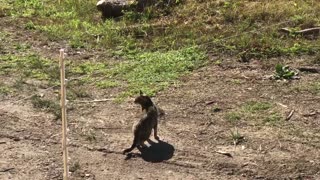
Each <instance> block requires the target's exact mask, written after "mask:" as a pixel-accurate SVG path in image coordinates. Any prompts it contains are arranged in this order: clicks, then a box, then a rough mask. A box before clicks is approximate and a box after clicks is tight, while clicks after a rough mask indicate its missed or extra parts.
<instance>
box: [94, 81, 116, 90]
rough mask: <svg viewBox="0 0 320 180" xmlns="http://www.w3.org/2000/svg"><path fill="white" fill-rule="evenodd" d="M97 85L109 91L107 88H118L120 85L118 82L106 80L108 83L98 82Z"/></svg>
mask: <svg viewBox="0 0 320 180" xmlns="http://www.w3.org/2000/svg"><path fill="white" fill-rule="evenodd" d="M96 85H97V86H98V87H99V88H101V89H107V88H112V87H117V86H118V85H119V83H118V82H116V81H109V80H106V81H100V82H97V83H96Z"/></svg>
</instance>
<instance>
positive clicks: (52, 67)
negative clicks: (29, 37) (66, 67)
mask: <svg viewBox="0 0 320 180" xmlns="http://www.w3.org/2000/svg"><path fill="white" fill-rule="evenodd" d="M16 48H18V49H21V48H27V47H24V45H19V46H17V47H16ZM0 60H1V61H2V63H1V64H0V71H2V73H4V74H7V75H9V74H12V75H14V76H18V77H29V78H35V79H38V80H49V81H53V82H55V81H57V80H59V70H58V69H59V68H58V64H53V62H52V61H51V60H49V59H46V58H42V57H40V56H39V55H36V54H28V55H17V56H16V55H10V54H9V55H4V56H1V57H0Z"/></svg>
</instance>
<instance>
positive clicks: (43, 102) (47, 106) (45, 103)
mask: <svg viewBox="0 0 320 180" xmlns="http://www.w3.org/2000/svg"><path fill="white" fill-rule="evenodd" d="M31 103H32V105H33V107H34V108H38V109H42V110H45V111H48V112H50V113H52V114H54V115H55V119H56V120H57V119H60V118H61V109H60V105H59V104H58V103H56V102H55V101H51V100H47V99H42V98H41V97H40V96H38V95H35V96H32V98H31Z"/></svg>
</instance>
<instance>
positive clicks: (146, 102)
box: [134, 90, 153, 109]
mask: <svg viewBox="0 0 320 180" xmlns="http://www.w3.org/2000/svg"><path fill="white" fill-rule="evenodd" d="M134 103H135V104H140V105H141V107H142V108H143V109H146V108H148V107H150V106H153V102H152V100H151V98H150V97H149V96H146V95H144V94H143V92H142V91H141V90H140V95H139V96H138V97H136V98H135V100H134Z"/></svg>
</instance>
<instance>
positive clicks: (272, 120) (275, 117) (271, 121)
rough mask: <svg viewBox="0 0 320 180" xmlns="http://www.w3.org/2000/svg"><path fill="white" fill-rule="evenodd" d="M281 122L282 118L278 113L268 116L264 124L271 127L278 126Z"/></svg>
mask: <svg viewBox="0 0 320 180" xmlns="http://www.w3.org/2000/svg"><path fill="white" fill-rule="evenodd" d="M280 120H281V116H280V115H279V114H278V113H272V114H270V115H268V116H267V117H266V118H265V119H264V120H263V122H264V123H266V124H269V125H276V124H277V123H279V122H280Z"/></svg>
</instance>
